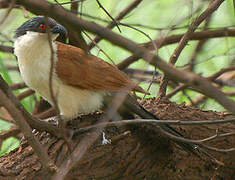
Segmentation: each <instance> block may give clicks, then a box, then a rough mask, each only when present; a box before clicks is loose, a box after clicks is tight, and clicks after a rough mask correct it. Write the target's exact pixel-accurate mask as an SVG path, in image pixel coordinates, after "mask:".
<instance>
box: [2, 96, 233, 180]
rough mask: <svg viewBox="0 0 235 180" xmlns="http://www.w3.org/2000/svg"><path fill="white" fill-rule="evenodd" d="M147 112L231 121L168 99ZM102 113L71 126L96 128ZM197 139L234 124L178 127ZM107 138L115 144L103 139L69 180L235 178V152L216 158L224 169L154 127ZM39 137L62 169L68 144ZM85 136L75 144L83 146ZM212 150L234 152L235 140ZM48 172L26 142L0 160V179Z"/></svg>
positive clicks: (113, 130) (118, 131)
mask: <svg viewBox="0 0 235 180" xmlns="http://www.w3.org/2000/svg"><path fill="white" fill-rule="evenodd" d="M141 103H142V104H143V105H144V106H145V108H146V109H148V110H149V111H151V112H154V113H156V114H158V115H159V116H160V117H161V118H162V119H172V120H176V119H178V120H209V119H225V118H231V117H232V116H231V115H226V114H224V113H217V112H213V111H202V110H200V109H197V108H194V107H187V106H185V105H184V104H181V105H177V104H175V103H172V102H169V101H168V100H161V101H160V102H156V101H155V99H149V100H143V102H141ZM99 117H100V114H93V115H89V116H83V117H82V118H79V119H77V120H73V121H72V122H71V124H70V126H73V127H74V126H77V127H82V126H86V125H89V124H94V122H95V121H97V119H99ZM176 128H177V129H178V130H179V131H181V132H182V133H183V134H185V135H186V136H187V137H190V138H192V139H203V138H205V137H208V136H211V135H214V134H215V132H216V129H218V132H221V133H222V132H223V133H224V132H231V131H232V130H233V131H234V129H235V124H232V123H227V124H219V125H200V126H199V125H198V126H180V127H176ZM105 133H106V138H108V139H111V140H112V143H111V144H108V145H101V137H100V138H98V139H97V141H96V142H95V143H94V144H93V145H92V146H91V147H90V148H89V150H88V151H87V152H86V154H85V155H84V156H83V158H82V159H81V160H80V161H79V164H78V166H77V167H76V168H75V169H73V170H71V171H70V172H69V174H68V176H67V177H66V179H79V180H83V179H102V180H104V179H108V180H110V179H150V180H152V179H200V180H201V179H214V180H215V179H235V153H234V152H231V153H215V152H210V153H211V154H213V155H214V156H215V157H216V158H217V159H218V160H220V161H222V162H223V163H224V164H225V165H224V166H219V165H218V164H214V163H213V162H212V161H211V160H210V159H209V158H207V157H204V156H203V155H201V158H198V157H196V156H194V155H192V154H189V153H187V152H185V151H183V150H182V149H180V148H179V147H177V145H176V144H175V143H173V142H172V141H170V140H169V139H168V138H167V137H165V136H163V135H161V134H160V133H159V132H157V131H155V129H154V126H152V125H151V126H150V125H138V126H137V125H131V126H126V127H114V126H113V127H108V128H106V129H105ZM35 135H36V136H37V137H38V138H39V140H40V142H41V143H42V144H43V146H44V147H45V148H46V149H47V151H48V154H49V155H50V157H51V158H52V159H53V161H54V162H55V164H56V165H57V166H60V164H61V163H62V162H63V160H64V159H66V157H67V156H68V155H69V151H68V148H67V145H66V144H65V143H64V141H63V140H62V139H57V138H55V137H53V136H52V135H50V134H48V133H46V132H36V133H35ZM84 136H89V133H88V134H83V135H81V136H79V137H77V138H76V139H75V140H74V143H75V142H76V143H77V142H79V141H80V140H81V139H82V137H84ZM209 145H212V146H213V147H217V148H223V149H225V148H231V147H235V137H234V136H230V137H226V138H217V139H216V140H214V141H211V142H210V143H209ZM45 176H46V175H45V172H43V170H42V167H41V165H40V163H39V161H38V158H37V156H36V155H35V154H34V151H33V149H32V148H31V147H30V146H29V145H28V143H27V142H26V141H25V140H22V142H21V144H20V146H19V147H18V148H16V149H15V150H14V151H12V152H10V153H9V154H6V155H4V156H2V157H0V179H1V180H4V179H40V180H41V179H44V177H45Z"/></svg>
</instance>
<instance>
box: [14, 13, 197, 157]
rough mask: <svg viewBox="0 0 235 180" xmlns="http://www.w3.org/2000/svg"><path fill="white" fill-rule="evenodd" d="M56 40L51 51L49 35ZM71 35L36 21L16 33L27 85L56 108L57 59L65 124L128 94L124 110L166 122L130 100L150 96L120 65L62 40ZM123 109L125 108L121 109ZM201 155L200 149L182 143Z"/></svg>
mask: <svg viewBox="0 0 235 180" xmlns="http://www.w3.org/2000/svg"><path fill="white" fill-rule="evenodd" d="M48 33H49V35H50V37H51V46H50V41H49V36H48ZM59 35H62V36H66V35H67V30H66V28H65V27H64V26H62V25H61V24H59V23H57V22H56V21H55V20H54V19H52V18H45V17H44V16H35V17H33V18H31V19H29V20H28V21H26V22H24V23H23V24H22V25H21V26H20V27H18V28H17V29H16V31H15V36H14V37H15V42H14V54H15V55H16V57H17V60H18V65H19V69H20V73H21V76H22V79H23V80H24V82H25V83H26V84H27V85H28V86H29V87H30V88H31V89H33V90H35V91H36V92H37V93H38V94H39V95H40V96H42V97H43V98H44V99H45V100H47V101H48V102H49V103H50V104H51V105H54V102H53V99H52V96H51V93H50V86H49V83H50V80H49V77H50V75H49V74H50V67H51V59H53V63H54V66H53V69H52V76H51V77H52V81H51V82H52V87H53V93H54V95H55V97H56V101H57V104H58V108H59V111H60V113H61V115H62V117H63V119H73V118H76V117H77V116H79V115H81V114H90V113H93V112H95V111H97V110H99V109H100V108H102V107H103V106H104V104H105V103H106V99H109V98H110V96H111V95H112V94H113V93H114V94H115V93H118V92H127V93H128V94H127V96H126V99H125V101H124V103H123V104H122V106H125V108H123V109H128V110H124V113H123V114H124V115H125V114H130V112H131V113H132V114H133V113H135V114H137V115H139V116H140V117H142V118H146V119H157V120H159V119H160V118H159V117H157V116H156V115H154V114H152V113H150V112H149V111H147V110H146V109H145V108H144V107H143V106H141V105H140V104H139V103H138V102H137V100H136V99H135V98H134V97H133V96H132V95H130V93H129V92H130V91H134V92H140V93H145V94H148V92H147V91H146V90H144V89H143V88H141V87H140V86H138V85H137V84H136V83H135V82H134V81H132V80H131V79H130V78H129V77H128V76H127V75H126V74H125V73H124V72H122V71H120V70H119V69H118V68H117V67H116V66H114V65H111V64H109V63H108V62H106V61H104V60H102V59H100V58H98V57H96V56H93V55H91V54H89V53H87V52H85V51H83V50H82V49H80V48H78V47H75V46H72V45H68V44H65V43H61V42H58V41H56V38H57V37H58V36H59ZM120 109H122V108H120ZM160 127H161V128H162V129H164V130H165V131H167V132H169V133H171V134H173V135H175V136H179V137H183V135H182V134H181V133H180V132H178V131H177V130H176V129H174V128H172V127H171V126H169V125H160ZM176 143H177V144H178V145H180V146H181V147H182V148H184V149H186V150H187V151H190V152H192V153H194V154H195V146H194V145H191V144H187V143H182V142H179V141H176Z"/></svg>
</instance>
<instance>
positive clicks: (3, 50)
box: [0, 45, 13, 54]
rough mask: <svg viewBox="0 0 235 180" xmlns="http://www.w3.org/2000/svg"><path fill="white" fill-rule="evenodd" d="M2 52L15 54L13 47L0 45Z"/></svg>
mask: <svg viewBox="0 0 235 180" xmlns="http://www.w3.org/2000/svg"><path fill="white" fill-rule="evenodd" d="M0 51H2V52H5V53H11V54H12V53H13V47H11V46H3V45H0Z"/></svg>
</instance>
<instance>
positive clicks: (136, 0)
mask: <svg viewBox="0 0 235 180" xmlns="http://www.w3.org/2000/svg"><path fill="white" fill-rule="evenodd" d="M142 1H143V0H134V1H133V2H131V3H130V4H129V5H128V6H127V7H126V8H125V9H123V10H122V11H121V12H120V13H119V14H118V15H117V16H116V17H115V22H119V21H120V20H121V19H122V18H124V17H125V16H126V15H127V14H128V13H130V12H131V11H133V10H134V9H135V8H136V7H137V6H138V5H139V4H140V3H141V2H142ZM106 22H107V21H106ZM114 26H115V24H114V23H113V21H112V22H111V23H109V24H108V25H107V26H106V28H108V29H112V28H113V27H114ZM100 40H101V37H100V36H96V37H95V38H94V40H93V41H92V43H91V44H89V48H90V49H91V48H93V47H94V45H95V44H97V43H98V42H99V41H100Z"/></svg>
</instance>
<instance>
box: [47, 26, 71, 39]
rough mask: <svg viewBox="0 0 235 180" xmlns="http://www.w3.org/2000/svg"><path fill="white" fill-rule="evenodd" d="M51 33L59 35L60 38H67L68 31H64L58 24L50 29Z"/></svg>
mask: <svg viewBox="0 0 235 180" xmlns="http://www.w3.org/2000/svg"><path fill="white" fill-rule="evenodd" d="M51 32H52V33H53V34H60V35H62V36H65V37H66V36H67V34H68V31H67V30H66V29H65V27H64V26H62V25H60V24H57V25H55V26H54V27H53V28H52V29H51Z"/></svg>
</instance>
